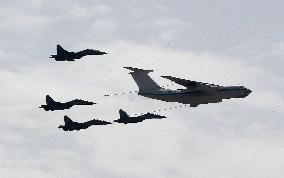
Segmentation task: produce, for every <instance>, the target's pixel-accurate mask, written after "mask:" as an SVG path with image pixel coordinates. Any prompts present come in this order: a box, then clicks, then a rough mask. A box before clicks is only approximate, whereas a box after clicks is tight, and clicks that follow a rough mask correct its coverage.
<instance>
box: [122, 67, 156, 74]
mask: <svg viewBox="0 0 284 178" xmlns="http://www.w3.org/2000/svg"><path fill="white" fill-rule="evenodd" d="M123 68H125V69H128V70H131V71H133V72H146V73H149V72H153V70H144V69H138V68H135V67H123Z"/></svg>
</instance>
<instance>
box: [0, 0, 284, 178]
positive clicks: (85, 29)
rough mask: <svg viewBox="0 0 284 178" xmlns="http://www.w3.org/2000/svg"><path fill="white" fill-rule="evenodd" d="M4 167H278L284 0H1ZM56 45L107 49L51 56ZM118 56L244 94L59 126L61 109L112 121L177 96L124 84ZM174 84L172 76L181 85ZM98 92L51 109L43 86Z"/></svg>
mask: <svg viewBox="0 0 284 178" xmlns="http://www.w3.org/2000/svg"><path fill="white" fill-rule="evenodd" d="M0 22H1V23H0V86H1V87H0V93H1V99H0V113H1V114H0V116H1V117H0V119H1V124H0V142H1V144H0V177H5V178H14V177H15V178H18V177H22V178H38V177H41V178H55V177H60V178H62V177H63V178H64V177H68V178H81V177H82V178H86V177H90V178H91V177H109V178H118V177H124V178H145V177H155V178H165V177H184V178H188V177H197V178H199V177H202V178H204V177H208V178H209V177H219V178H225V177H226V178H228V177H230V178H240V177H251V178H267V177H273V178H282V177H283V175H284V169H283V167H284V142H283V136H284V131H283V130H284V129H283V127H284V121H283V119H284V92H283V91H284V79H283V76H284V70H283V69H284V33H283V32H284V1H282V0H249V1H248V0H239V1H232V0H228V1H225V0H213V1H212V0H200V1H193V0H144V1H139V0H132V1H126V0H120V1H115V0H95V1H94V0H85V1H82V0H80V1H79V0H78V1H76V0H72V1H68V3H67V1H63V0H57V1H51V0H29V1H28V0H11V1H4V0H0ZM57 44H61V45H62V46H63V47H64V48H65V49H67V50H69V51H79V50H82V49H85V48H94V49H98V50H102V51H106V52H108V53H109V54H108V55H104V56H88V57H85V58H83V59H81V60H78V61H76V62H56V61H54V60H52V59H49V56H50V55H51V54H54V53H56V45H57ZM123 66H132V67H138V68H144V69H153V70H154V72H153V73H151V74H150V75H151V77H153V79H154V80H155V81H157V83H158V84H160V85H167V84H171V82H170V81H167V80H166V79H163V78H161V77H160V76H161V75H172V76H176V77H180V78H185V79H190V80H196V81H203V82H209V83H214V84H219V85H238V84H239V85H244V86H245V87H247V88H249V89H251V90H252V91H253V92H252V93H251V94H250V95H249V96H248V97H247V98H244V99H231V100H225V101H223V102H222V103H218V104H208V105H200V106H198V107H197V108H190V107H185V108H181V109H175V110H170V111H165V112H161V114H163V115H166V116H167V119H163V120H151V121H145V122H142V123H139V124H128V125H123V124H122V125H120V124H112V125H107V126H94V127H91V128H89V129H87V130H82V131H79V132H77V131H74V132H64V131H62V130H60V129H58V128H57V127H58V126H59V125H60V124H63V116H64V115H68V116H69V117H70V118H71V119H73V120H74V121H78V122H84V121H87V120H90V119H94V118H96V119H103V120H107V121H113V120H115V119H117V118H118V117H119V114H118V110H119V109H120V108H122V109H124V110H125V111H127V112H128V113H129V114H130V115H134V114H135V113H145V112H148V111H153V110H157V109H163V108H169V107H173V106H179V104H177V103H164V102H161V101H157V100H151V99H147V98H143V97H141V96H138V95H137V94H128V95H121V96H113V97H104V95H105V94H114V93H121V92H126V91H134V90H137V86H136V84H135V82H134V81H133V79H132V78H131V76H130V75H129V74H128V73H129V71H127V70H126V69H123ZM177 87H178V86H171V88H177ZM46 94H49V95H51V96H52V97H53V98H54V99H55V100H58V101H68V100H72V99H74V98H81V99H85V100H90V101H94V102H96V103H98V104H97V105H94V106H85V107H84V106H77V107H73V108H71V109H70V110H64V111H56V112H45V111H43V110H41V109H39V108H38V107H39V106H40V105H41V104H44V103H45V95H46Z"/></svg>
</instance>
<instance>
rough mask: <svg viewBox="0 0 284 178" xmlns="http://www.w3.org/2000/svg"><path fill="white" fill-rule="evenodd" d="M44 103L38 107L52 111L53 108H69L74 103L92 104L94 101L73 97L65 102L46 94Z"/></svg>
mask: <svg viewBox="0 0 284 178" xmlns="http://www.w3.org/2000/svg"><path fill="white" fill-rule="evenodd" d="M45 98H46V99H45V100H46V105H41V106H40V107H39V108H43V109H44V110H45V111H54V110H64V109H69V108H71V107H72V106H74V105H93V104H96V103H93V102H90V101H84V100H80V99H75V100H72V101H68V102H65V103H61V102H57V101H54V100H53V99H52V98H51V97H50V96H49V95H46V97H45Z"/></svg>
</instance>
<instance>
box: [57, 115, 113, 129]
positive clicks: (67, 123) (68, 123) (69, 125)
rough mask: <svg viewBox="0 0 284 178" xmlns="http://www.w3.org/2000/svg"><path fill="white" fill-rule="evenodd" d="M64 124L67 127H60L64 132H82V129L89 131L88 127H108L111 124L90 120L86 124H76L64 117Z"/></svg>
mask: <svg viewBox="0 0 284 178" xmlns="http://www.w3.org/2000/svg"><path fill="white" fill-rule="evenodd" d="M64 123H65V125H60V126H59V127H58V128H61V129H63V130H64V131H73V130H81V129H87V128H88V127H90V126H92V125H108V124H111V123H110V122H107V121H102V120H96V119H93V120H90V121H87V122H84V123H79V122H74V121H72V120H71V119H70V118H69V117H68V116H64Z"/></svg>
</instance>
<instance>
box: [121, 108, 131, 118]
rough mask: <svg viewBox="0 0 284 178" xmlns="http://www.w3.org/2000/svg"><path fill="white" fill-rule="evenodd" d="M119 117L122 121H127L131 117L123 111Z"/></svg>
mask: <svg viewBox="0 0 284 178" xmlns="http://www.w3.org/2000/svg"><path fill="white" fill-rule="evenodd" d="M119 116H120V119H125V118H128V117H129V115H128V114H127V113H126V112H125V111H123V110H122V109H120V110H119Z"/></svg>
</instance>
